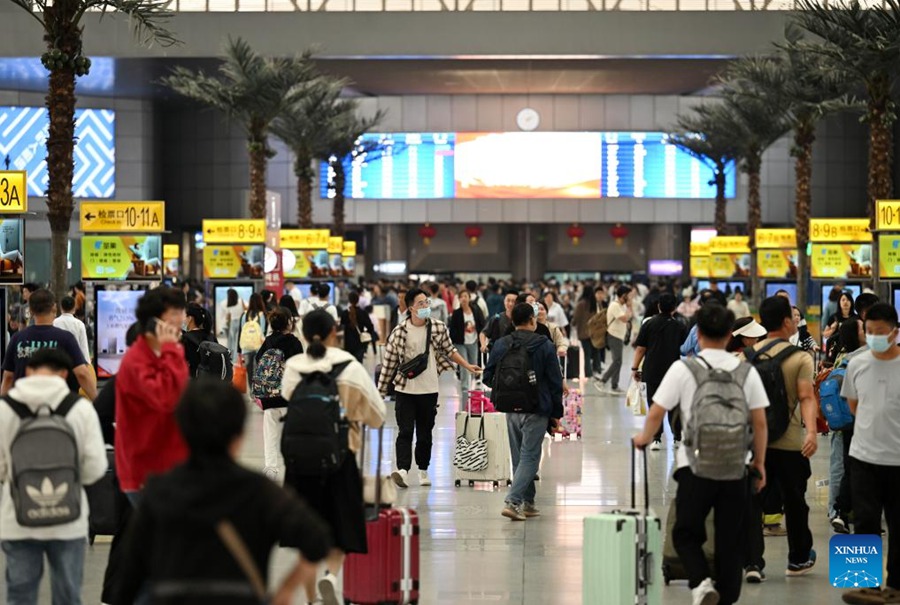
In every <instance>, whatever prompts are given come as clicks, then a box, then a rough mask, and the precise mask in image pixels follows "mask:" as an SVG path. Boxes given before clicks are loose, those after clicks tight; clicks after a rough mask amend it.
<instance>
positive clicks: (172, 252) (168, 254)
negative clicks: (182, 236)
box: [163, 244, 181, 260]
mask: <svg viewBox="0 0 900 605" xmlns="http://www.w3.org/2000/svg"><path fill="white" fill-rule="evenodd" d="M180 257H181V246H179V245H178V244H164V245H163V259H164V260H171V259H173V258H180Z"/></svg>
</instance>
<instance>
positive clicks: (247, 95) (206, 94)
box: [162, 38, 313, 218]
mask: <svg viewBox="0 0 900 605" xmlns="http://www.w3.org/2000/svg"><path fill="white" fill-rule="evenodd" d="M218 71H219V73H218V76H210V75H207V74H205V73H203V72H202V71H196V72H195V71H192V70H190V69H186V68H184V67H176V68H175V69H173V70H172V73H171V75H169V76H167V77H165V78H163V79H162V82H163V84H165V85H166V86H168V87H169V88H171V89H172V90H174V91H175V92H177V93H179V94H181V95H183V96H185V97H187V98H189V99H193V100H194V101H198V102H199V103H201V104H203V105H206V106H208V107H212V108H215V109H218V110H220V111H222V112H224V113H225V114H226V116H228V118H229V119H232V120H235V121H237V122H238V123H240V125H241V126H242V127H243V128H244V131H245V132H246V134H247V152H248V154H249V155H250V216H251V217H252V218H265V216H266V168H267V165H268V161H269V158H271V157H273V156H274V155H275V152H274V151H273V150H272V148H271V147H269V127H270V126H271V124H272V121H273V120H274V119H275V118H276V117H277V116H278V115H280V114H281V113H282V112H284V111H285V109H286V108H287V107H289V106H290V105H291V104H292V103H294V102H295V101H296V100H297V99H298V98H299V97H300V96H301V95H302V94H303V90H304V84H306V83H307V82H308V81H309V80H310V79H312V77H313V68H312V65H311V63H310V61H309V52H307V53H304V54H303V55H302V56H300V57H297V58H281V57H276V58H268V57H262V56H260V55H259V54H257V53H256V52H254V51H253V49H251V48H250V45H249V44H248V43H247V42H246V41H244V40H242V39H241V38H237V39H229V41H228V46H227V47H226V49H225V56H224V57H223V61H222V65H220V66H219V70H218Z"/></svg>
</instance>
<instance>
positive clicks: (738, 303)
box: [728, 289, 750, 319]
mask: <svg viewBox="0 0 900 605" xmlns="http://www.w3.org/2000/svg"><path fill="white" fill-rule="evenodd" d="M728 309H729V310H730V311H731V312H732V313H734V318H735V319H741V318H742V317H750V305H748V304H747V301H745V300H744V293H743V292H741V291H740V289H737V290H735V291H734V298H732V299H731V300H729V301H728Z"/></svg>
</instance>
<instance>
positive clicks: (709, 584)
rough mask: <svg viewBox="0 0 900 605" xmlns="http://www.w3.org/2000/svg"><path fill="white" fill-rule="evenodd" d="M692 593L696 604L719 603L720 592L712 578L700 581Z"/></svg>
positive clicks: (715, 604) (708, 604)
mask: <svg viewBox="0 0 900 605" xmlns="http://www.w3.org/2000/svg"><path fill="white" fill-rule="evenodd" d="M691 595H692V596H693V597H694V600H693V603H694V605H719V593H718V592H717V591H716V587H715V586H713V581H712V580H711V579H710V578H706V579H705V580H703V581H702V582H700V585H699V586H697V588H695V589H693V590H692V591H691Z"/></svg>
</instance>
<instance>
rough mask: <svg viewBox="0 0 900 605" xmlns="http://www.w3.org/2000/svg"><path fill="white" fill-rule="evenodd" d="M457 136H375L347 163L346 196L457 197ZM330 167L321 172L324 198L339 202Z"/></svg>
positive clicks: (366, 137)
mask: <svg viewBox="0 0 900 605" xmlns="http://www.w3.org/2000/svg"><path fill="white" fill-rule="evenodd" d="M455 138H456V137H455V135H454V134H453V133H446V132H439V133H393V134H385V133H369V134H365V135H363V136H362V137H360V139H359V146H358V148H359V149H360V151H359V152H357V154H356V157H354V158H352V159H350V158H347V159H345V160H344V173H345V174H346V176H347V183H346V187H345V188H344V195H345V196H346V197H348V198H353V199H383V200H390V199H440V198H452V197H453V191H454V183H453V148H454V144H455ZM332 176H333V175H332V174H331V170H330V169H329V167H328V164H326V163H324V162H322V163H321V166H320V171H319V187H320V195H321V197H322V198H323V199H327V198H331V197H334V193H333V191H330V190H329V182H330V181H331V178H332Z"/></svg>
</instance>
